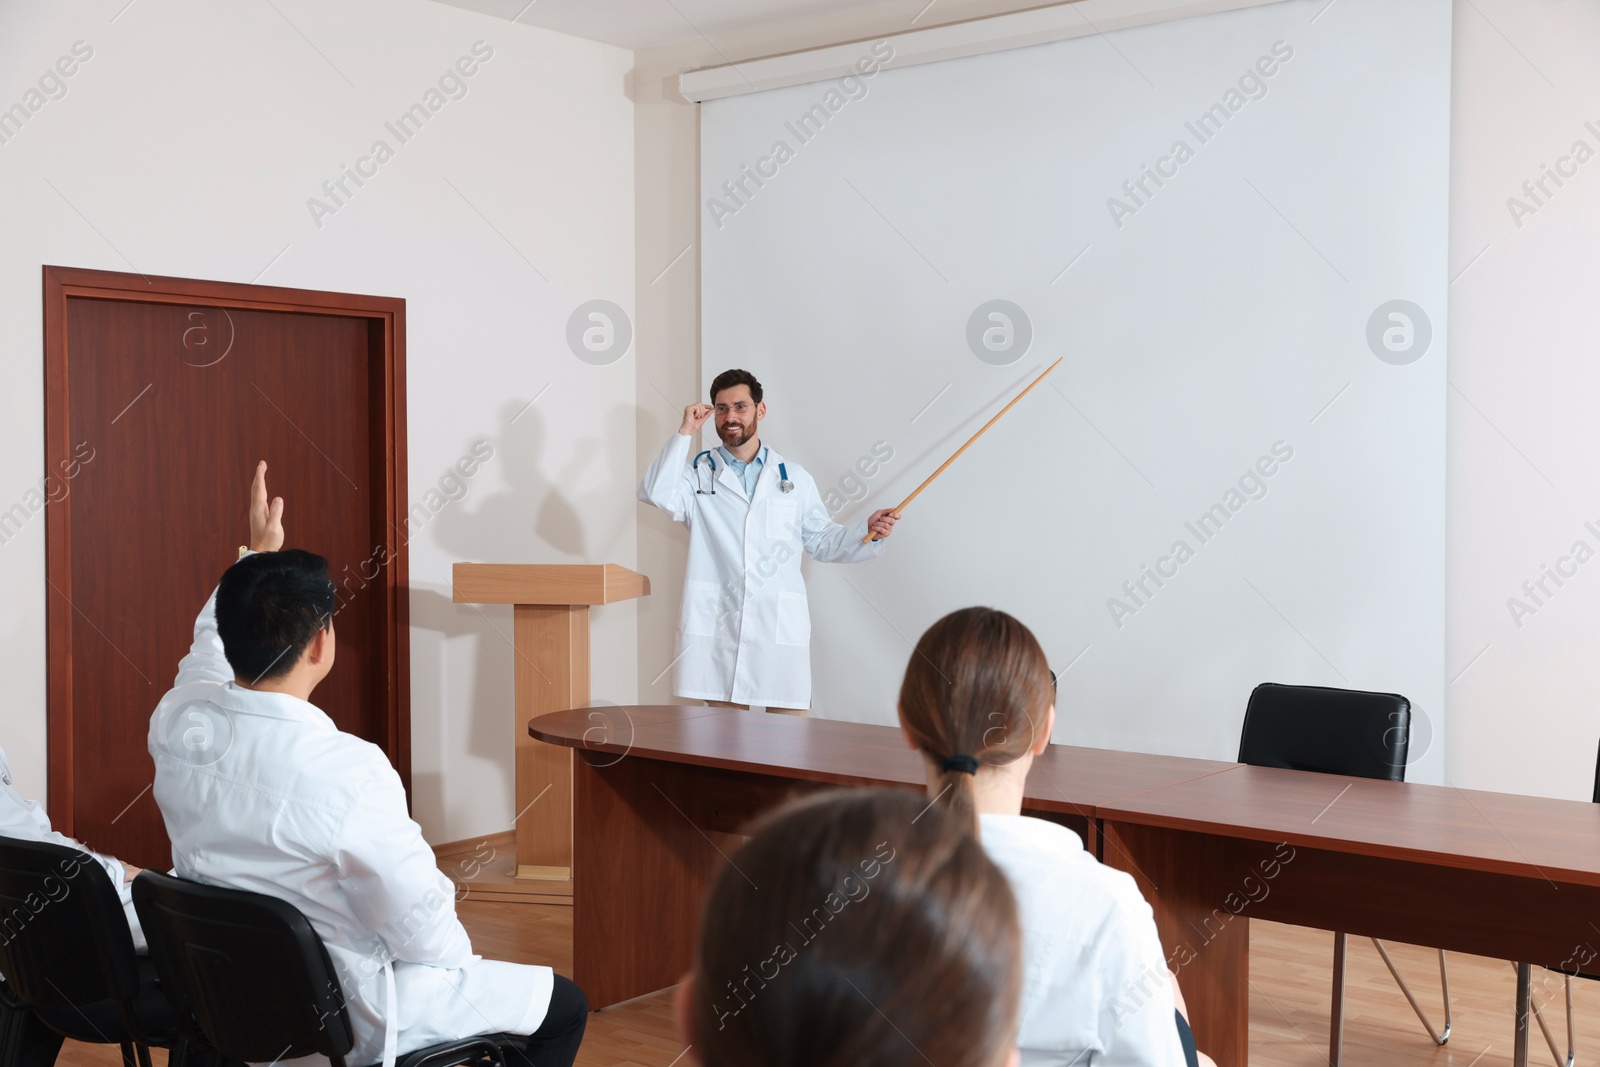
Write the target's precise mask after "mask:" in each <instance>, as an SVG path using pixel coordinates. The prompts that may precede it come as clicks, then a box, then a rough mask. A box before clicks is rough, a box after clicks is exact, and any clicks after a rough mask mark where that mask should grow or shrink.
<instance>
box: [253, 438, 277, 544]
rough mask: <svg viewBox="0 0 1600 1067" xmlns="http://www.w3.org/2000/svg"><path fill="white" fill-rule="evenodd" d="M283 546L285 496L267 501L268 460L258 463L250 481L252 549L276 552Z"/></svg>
mask: <svg viewBox="0 0 1600 1067" xmlns="http://www.w3.org/2000/svg"><path fill="white" fill-rule="evenodd" d="M282 547H283V497H281V496H275V497H273V498H272V502H271V503H270V504H269V503H268V502H267V461H266V460H262V461H261V462H260V463H257V464H256V477H255V480H254V481H253V482H251V483H250V551H252V552H276V551H278V550H279V549H281V548H282Z"/></svg>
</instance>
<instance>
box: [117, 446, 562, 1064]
mask: <svg viewBox="0 0 1600 1067" xmlns="http://www.w3.org/2000/svg"><path fill="white" fill-rule="evenodd" d="M266 470H267V465H266V464H265V463H261V464H260V465H259V466H258V467H257V468H256V475H255V481H254V484H253V485H252V486H251V501H250V549H251V553H252V554H250V555H246V556H244V557H243V558H241V559H240V560H239V561H238V562H236V563H235V564H233V566H231V567H229V568H228V570H227V571H226V572H225V573H224V574H223V576H222V580H221V582H220V583H219V584H218V586H217V590H216V592H215V593H213V594H212V596H211V599H210V600H208V601H207V602H206V605H205V607H204V608H202V609H201V611H200V616H199V618H198V619H196V620H195V627H194V645H193V647H192V648H191V649H190V651H189V654H188V655H187V656H185V657H184V659H183V662H182V663H181V664H179V667H178V677H177V680H176V682H175V683H174V687H173V689H172V690H171V691H170V692H168V693H167V695H166V696H165V697H163V698H162V700H161V703H160V704H159V705H158V706H157V708H156V711H155V714H154V716H152V718H151V721H150V737H149V748H150V755H151V757H152V758H153V759H154V760H155V764H156V780H155V798H156V803H157V804H158V805H159V806H160V808H161V815H162V818H163V819H164V820H165V821H166V826H167V834H168V836H169V837H170V838H171V839H172V861H173V865H174V869H175V872H176V873H177V874H178V875H179V876H180V877H183V878H189V879H193V880H195V881H198V882H204V883H208V884H211V885H223V886H231V887H233V888H237V889H246V890H251V891H253V892H257V893H267V894H270V895H272V896H276V897H279V898H280V899H283V900H286V901H288V902H289V903H291V904H293V905H294V906H295V907H297V908H299V909H300V911H301V912H302V913H304V915H305V916H306V918H307V919H308V920H310V922H311V925H312V926H313V927H314V928H315V929H316V931H317V933H318V935H320V936H321V938H322V940H323V942H324V943H325V944H326V945H327V949H328V955H329V956H330V958H331V959H332V960H333V963H334V966H335V968H336V969H337V971H338V974H339V982H340V985H341V988H342V991H343V993H344V998H345V1003H346V1005H347V1007H348V1008H349V1011H350V1020H351V1024H352V1026H353V1029H354V1033H355V1048H354V1050H353V1051H352V1052H351V1055H350V1057H349V1062H350V1063H352V1064H357V1065H360V1064H372V1063H377V1062H379V1061H380V1060H381V1061H382V1062H384V1063H385V1064H392V1063H393V1061H394V1057H395V1056H396V1055H397V1054H404V1053H406V1052H409V1051H412V1050H415V1049H418V1048H422V1047H425V1046H427V1045H431V1044H435V1043H438V1042H441V1041H446V1040H451V1039H454V1038H461V1037H470V1036H472V1035H474V1034H481V1033H495V1032H503V1033H510V1034H527V1035H531V1038H530V1040H529V1042H528V1051H527V1055H528V1058H529V1059H530V1060H531V1061H532V1062H533V1063H535V1064H537V1065H538V1067H569V1065H570V1064H571V1063H572V1061H573V1059H574V1058H575V1057H576V1055H577V1051H578V1045H579V1042H580V1041H582V1039H583V1030H584V1025H585V1023H586V1021H587V1012H588V1004H587V1003H586V1002H585V1000H584V997H583V994H582V992H580V991H579V990H578V987H577V986H575V985H573V984H572V983H571V982H570V981H568V980H567V979H565V978H562V977H560V976H557V975H555V974H554V973H553V972H552V971H551V970H550V968H548V967H533V966H523V965H518V964H511V963H502V962H499V961H495V960H485V959H483V958H482V957H480V956H476V955H474V954H473V951H472V944H471V942H470V941H469V940H468V938H467V932H466V930H465V929H464V928H463V927H462V925H461V922H460V920H459V919H458V918H457V917H456V909H455V890H454V887H453V886H452V885H451V883H450V880H449V879H448V878H446V877H445V876H444V875H443V874H441V873H440V871H439V869H438V867H437V865H436V863H435V861H434V856H433V852H432V850H431V849H429V847H428V845H427V842H425V841H424V840H423V839H422V830H421V828H420V827H418V826H417V824H416V823H415V822H413V821H412V820H411V818H410V817H409V816H408V815H407V813H406V796H405V791H404V789H403V788H402V786H401V784H400V776H399V775H398V774H396V773H395V770H394V768H393V767H392V766H390V764H389V761H388V759H387V758H386V757H385V756H384V754H383V752H382V750H380V749H379V748H378V747H377V746H375V745H372V744H370V743H368V742H366V741H363V740H361V739H360V738H358V737H354V736H352V735H350V734H347V733H343V732H342V731H340V730H339V729H338V727H336V726H335V725H334V723H333V721H332V720H331V719H329V718H328V716H327V715H325V714H324V713H323V712H322V711H320V710H319V709H318V708H317V707H316V706H315V705H313V704H311V703H310V700H311V693H312V690H314V689H315V688H316V687H317V684H318V683H319V682H321V681H322V679H323V678H325V677H327V675H328V672H329V671H330V670H332V668H333V662H334V648H335V641H334V630H333V612H334V607H335V587H334V584H333V582H332V581H330V580H329V578H328V564H327V561H326V560H324V559H323V558H322V557H321V556H317V555H313V554H312V553H310V552H305V551H301V550H298V549H292V550H288V551H283V550H282V547H283V525H282V516H283V500H282V498H281V497H280V498H277V499H274V500H272V502H271V504H270V505H269V504H268V501H267V487H266ZM309 1059H317V1060H320V1057H308V1060H309Z"/></svg>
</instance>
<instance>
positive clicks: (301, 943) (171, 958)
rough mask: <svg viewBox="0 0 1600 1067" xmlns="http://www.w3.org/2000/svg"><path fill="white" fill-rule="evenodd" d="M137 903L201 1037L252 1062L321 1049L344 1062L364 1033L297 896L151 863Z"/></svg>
mask: <svg viewBox="0 0 1600 1067" xmlns="http://www.w3.org/2000/svg"><path fill="white" fill-rule="evenodd" d="M133 903H134V907H135V908H137V909H138V912H139V922H140V925H142V926H143V927H144V936H145V940H146V941H148V942H149V943H150V956H151V958H152V959H153V960H154V961H155V964H156V972H157V973H158V974H159V975H160V976H161V984H162V987H163V988H164V989H165V990H166V992H167V996H168V998H169V999H170V1000H171V1001H172V1005H173V1007H174V1008H176V1009H177V1011H178V1015H179V1017H180V1018H181V1019H182V1020H183V1024H184V1027H185V1029H186V1030H187V1031H188V1032H189V1038H190V1040H191V1041H194V1042H195V1043H196V1044H198V1045H200V1046H201V1047H203V1048H208V1049H211V1050H214V1051H216V1052H219V1053H221V1054H222V1055H223V1056H224V1057H226V1058H228V1059H234V1060H243V1061H245V1062H247V1063H270V1062H273V1061H275V1060H288V1059H294V1058H296V1057H298V1056H307V1055H311V1054H312V1053H318V1054H320V1055H323V1056H327V1057H328V1058H329V1059H331V1060H332V1061H333V1062H334V1063H335V1064H336V1065H338V1064H342V1063H343V1058H344V1056H345V1055H346V1054H347V1053H348V1052H349V1051H350V1049H351V1047H352V1045H353V1043H354V1042H353V1037H352V1034H351V1031H350V1016H349V1014H348V1013H347V1012H346V1010H345V1005H344V995H343V993H342V992H341V990H340V988H339V979H338V976H337V975H336V974H335V972H334V969H333V963H332V962H331V961H330V960H329V958H328V950H327V949H326V948H325V947H324V946H323V944H322V939H321V938H320V937H318V936H317V932H316V931H315V930H313V929H312V928H311V924H310V922H308V921H307V920H306V917H305V916H304V915H302V914H301V913H300V911H299V909H297V908H296V907H295V906H294V905H292V904H290V903H288V902H287V901H283V900H279V899H278V898H277V897H272V896H267V895H265V894H262V893H250V892H246V891H245V890H242V889H228V888H225V887H222V886H212V885H202V884H200V883H198V882H190V881H186V880H184V879H181V878H174V877H172V876H170V875H165V874H158V873H156V872H155V871H148V870H147V871H145V872H143V873H142V874H140V875H139V877H138V878H136V879H134V882H133Z"/></svg>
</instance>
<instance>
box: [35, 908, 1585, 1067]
mask: <svg viewBox="0 0 1600 1067" xmlns="http://www.w3.org/2000/svg"><path fill="white" fill-rule="evenodd" d="M460 913H461V918H462V921H463V922H464V923H465V924H466V927H467V930H468V932H469V933H471V935H472V941H473V948H474V949H476V950H477V952H478V953H479V954H480V955H483V956H488V957H492V958H496V959H504V960H510V961H512V962H515V963H544V964H548V965H550V966H552V967H554V968H555V969H556V970H557V971H560V972H562V973H565V974H569V975H570V973H571V961H572V910H571V909H570V908H566V907H560V906H555V905H539V904H504V903H492V902H484V901H472V900H468V901H465V902H463V903H462V904H461V906H460ZM1350 944H1351V947H1350V963H1349V968H1348V975H1349V989H1348V991H1347V993H1346V1001H1345V1003H1346V1009H1345V1011H1346V1016H1345V1018H1346V1022H1345V1057H1344V1062H1345V1063H1346V1064H1348V1065H1351V1067H1355V1065H1364V1064H1384V1065H1395V1067H1406V1065H1412V1064H1416V1065H1424V1064H1426V1065H1432V1067H1446V1065H1449V1067H1473V1065H1475V1067H1508V1065H1509V1064H1510V1062H1511V1038H1512V1003H1513V1002H1512V995H1513V992H1514V976H1513V974H1512V970H1511V967H1510V966H1509V965H1508V964H1507V963H1505V962H1504V961H1500V960H1488V959H1484V958H1482V957H1478V956H1463V955H1454V954H1452V955H1451V956H1450V992H1451V997H1452V1000H1453V1007H1454V1013H1455V1029H1454V1032H1453V1033H1452V1036H1451V1038H1450V1042H1449V1044H1447V1045H1445V1046H1444V1047H1442V1048H1436V1047H1435V1046H1434V1044H1433V1042H1432V1041H1430V1040H1429V1038H1428V1036H1427V1034H1426V1033H1424V1032H1423V1029H1422V1026H1421V1024H1420V1023H1418V1022H1417V1018H1416V1016H1415V1015H1413V1014H1412V1012H1411V1008H1410V1006H1409V1005H1407V1003H1406V1001H1405V998H1404V997H1403V996H1402V995H1401V994H1400V990H1399V988H1398V987H1396V986H1395V984H1394V980H1393V979H1392V978H1390V977H1389V972H1388V971H1387V970H1386V969H1385V968H1384V966H1383V962H1382V960H1380V959H1379V958H1378V954H1377V951H1376V950H1375V949H1373V947H1372V942H1370V941H1367V940H1365V939H1355V938H1352V939H1351V943H1350ZM1390 949H1391V952H1392V954H1393V955H1394V957H1395V963H1396V965H1397V966H1398V967H1399V968H1400V970H1401V973H1403V974H1405V975H1406V976H1407V978H1408V980H1410V982H1411V987H1412V990H1413V991H1414V992H1415V993H1416V995H1417V997H1418V999H1419V1000H1420V1001H1421V1002H1422V1004H1423V1006H1424V1008H1426V1009H1427V1010H1428V1011H1430V1012H1431V1013H1434V1015H1433V1017H1434V1019H1435V1025H1438V1017H1439V1016H1438V1013H1439V1010H1440V998H1439V971H1438V954H1437V953H1435V952H1432V951H1430V950H1427V949H1421V948H1413V947H1411V946H1407V945H1391V946H1390ZM1332 962H1333V938H1332V935H1331V934H1327V933H1323V932H1321V931H1317V930H1304V929H1300V928H1297V927H1291V926H1280V925H1278V924H1276V923H1267V922H1259V921H1258V922H1254V923H1252V925H1251V931H1250V988H1251V996H1250V1063H1251V1064H1252V1065H1253V1067H1315V1065H1317V1064H1323V1065H1324V1067H1325V1065H1326V1064H1327V1062H1328V1058H1327V1051H1328V1049H1327V1039H1328V994H1329V988H1328V985H1329V982H1330V980H1331V970H1332ZM1534 989H1535V992H1536V993H1539V994H1540V996H1541V1000H1548V1001H1550V1006H1549V1010H1548V1011H1547V1013H1546V1014H1547V1018H1548V1020H1549V1022H1550V1024H1551V1026H1552V1028H1553V1029H1554V1030H1555V1033H1556V1039H1557V1042H1558V1043H1559V1044H1561V1046H1562V1048H1563V1050H1564V1049H1565V1029H1564V1022H1563V1019H1564V1015H1563V1009H1562V1007H1561V998H1562V991H1561V983H1560V982H1559V981H1558V980H1556V979H1554V978H1553V977H1552V976H1548V975H1547V973H1546V972H1542V971H1537V970H1536V971H1535V972H1534ZM1573 996H1574V1000H1575V1003H1576V1006H1577V1015H1578V1062H1579V1063H1580V1064H1588V1063H1594V1062H1596V1061H1600V989H1597V988H1595V987H1593V986H1592V985H1591V984H1590V983H1586V982H1582V981H1580V982H1576V983H1574V993H1573ZM670 998H671V994H670V992H669V991H664V992H660V993H655V994H652V995H650V996H647V997H640V998H639V999H637V1000H633V1001H629V1002H628V1003H626V1004H622V1005H618V1006H616V1007H613V1008H609V1009H607V1010H605V1011H603V1012H599V1013H597V1014H595V1015H591V1016H590V1017H589V1029H588V1033H587V1035H586V1036H585V1038H584V1043H583V1049H582V1051H580V1052H579V1054H578V1063H579V1064H580V1065H582V1067H669V1065H671V1064H672V1063H673V1062H674V1061H675V1060H677V1058H678V1057H679V1055H680V1054H681V1053H682V1052H683V1051H684V1046H683V1042H681V1041H680V1040H679V1038H678V1035H677V1032H676V1030H675V1028H674V1026H673V1023H672V1008H671V1000H670ZM1533 1042H1534V1043H1533V1058H1532V1063H1533V1064H1534V1065H1536V1067H1545V1065H1549V1064H1551V1062H1552V1061H1551V1059H1550V1053H1549V1050H1548V1048H1547V1047H1546V1046H1545V1044H1544V1039H1543V1038H1542V1037H1541V1036H1540V1035H1539V1032H1538V1029H1537V1028H1535V1029H1534V1032H1533ZM1201 1047H1202V1048H1204V1044H1203V1042H1202V1046H1201ZM160 1058H161V1054H160V1053H157V1054H156V1059H157V1062H159V1061H160ZM60 1062H61V1063H62V1064H63V1067H119V1063H120V1061H119V1057H118V1055H117V1053H116V1050H115V1049H113V1048H106V1047H101V1046H93V1045H80V1044H76V1043H73V1042H68V1044H67V1047H66V1048H64V1049H63V1050H62V1054H61V1060H60ZM687 1063H688V1061H687V1060H686V1061H684V1067H687ZM1220 1067H1232V1065H1229V1064H1222V1065H1220Z"/></svg>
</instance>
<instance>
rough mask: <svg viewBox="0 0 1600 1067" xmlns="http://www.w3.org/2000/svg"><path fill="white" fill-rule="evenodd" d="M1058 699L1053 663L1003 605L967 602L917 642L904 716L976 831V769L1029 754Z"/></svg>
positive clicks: (948, 799) (952, 801)
mask: <svg viewBox="0 0 1600 1067" xmlns="http://www.w3.org/2000/svg"><path fill="white" fill-rule="evenodd" d="M1054 700H1055V691H1054V686H1053V681H1052V675H1051V673H1050V664H1049V661H1048V660H1047V659H1046V658H1045V654H1044V649H1042V648H1041V647H1040V646H1039V642H1038V640H1037V639H1036V638H1035V637H1034V636H1033V634H1032V632H1030V631H1029V630H1028V628H1027V627H1026V626H1024V625H1023V624H1022V623H1021V622H1019V621H1018V620H1017V619H1015V618H1014V617H1012V616H1010V615H1008V614H1006V613H1005V612H1003V611H997V610H995V609H994V608H963V609H962V610H960V611H955V612H951V613H950V614H949V615H946V616H945V617H944V618H942V619H940V620H939V621H938V622H936V623H934V624H933V625H932V626H930V627H929V628H928V631H927V632H926V633H924V634H923V635H922V638H921V639H920V640H919V641H918V642H917V647H916V649H915V650H914V651H913V652H912V654H911V662H910V663H909V664H907V666H906V675H905V680H904V681H903V682H902V683H901V685H900V719H901V721H902V722H903V723H904V724H905V728H906V732H907V733H909V734H910V735H911V738H912V740H913V741H914V742H915V743H916V745H917V748H918V749H920V750H921V752H922V754H923V755H924V756H926V757H927V758H928V759H929V760H931V761H932V762H933V764H934V765H935V766H937V767H939V768H940V771H941V773H940V784H939V789H940V792H939V794H938V798H939V799H940V800H941V803H948V804H949V805H950V807H951V809H952V810H953V811H954V812H955V813H956V814H957V815H958V816H959V817H960V818H962V819H963V820H965V821H966V822H967V823H968V824H969V825H971V826H972V827H973V828H974V831H976V829H977V825H978V809H977V797H976V792H975V789H974V786H975V783H976V777H977V774H978V772H979V771H980V770H981V769H982V768H984V767H997V766H1004V765H1005V764H1008V763H1013V762H1015V761H1016V760H1019V759H1021V758H1022V757H1023V756H1025V755H1026V754H1027V753H1028V752H1029V751H1030V750H1031V749H1032V748H1033V747H1034V744H1035V742H1036V740H1037V738H1038V732H1039V731H1040V730H1043V729H1044V727H1045V721H1046V717H1047V714H1048V712H1049V708H1050V706H1051V704H1052V703H1054Z"/></svg>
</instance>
